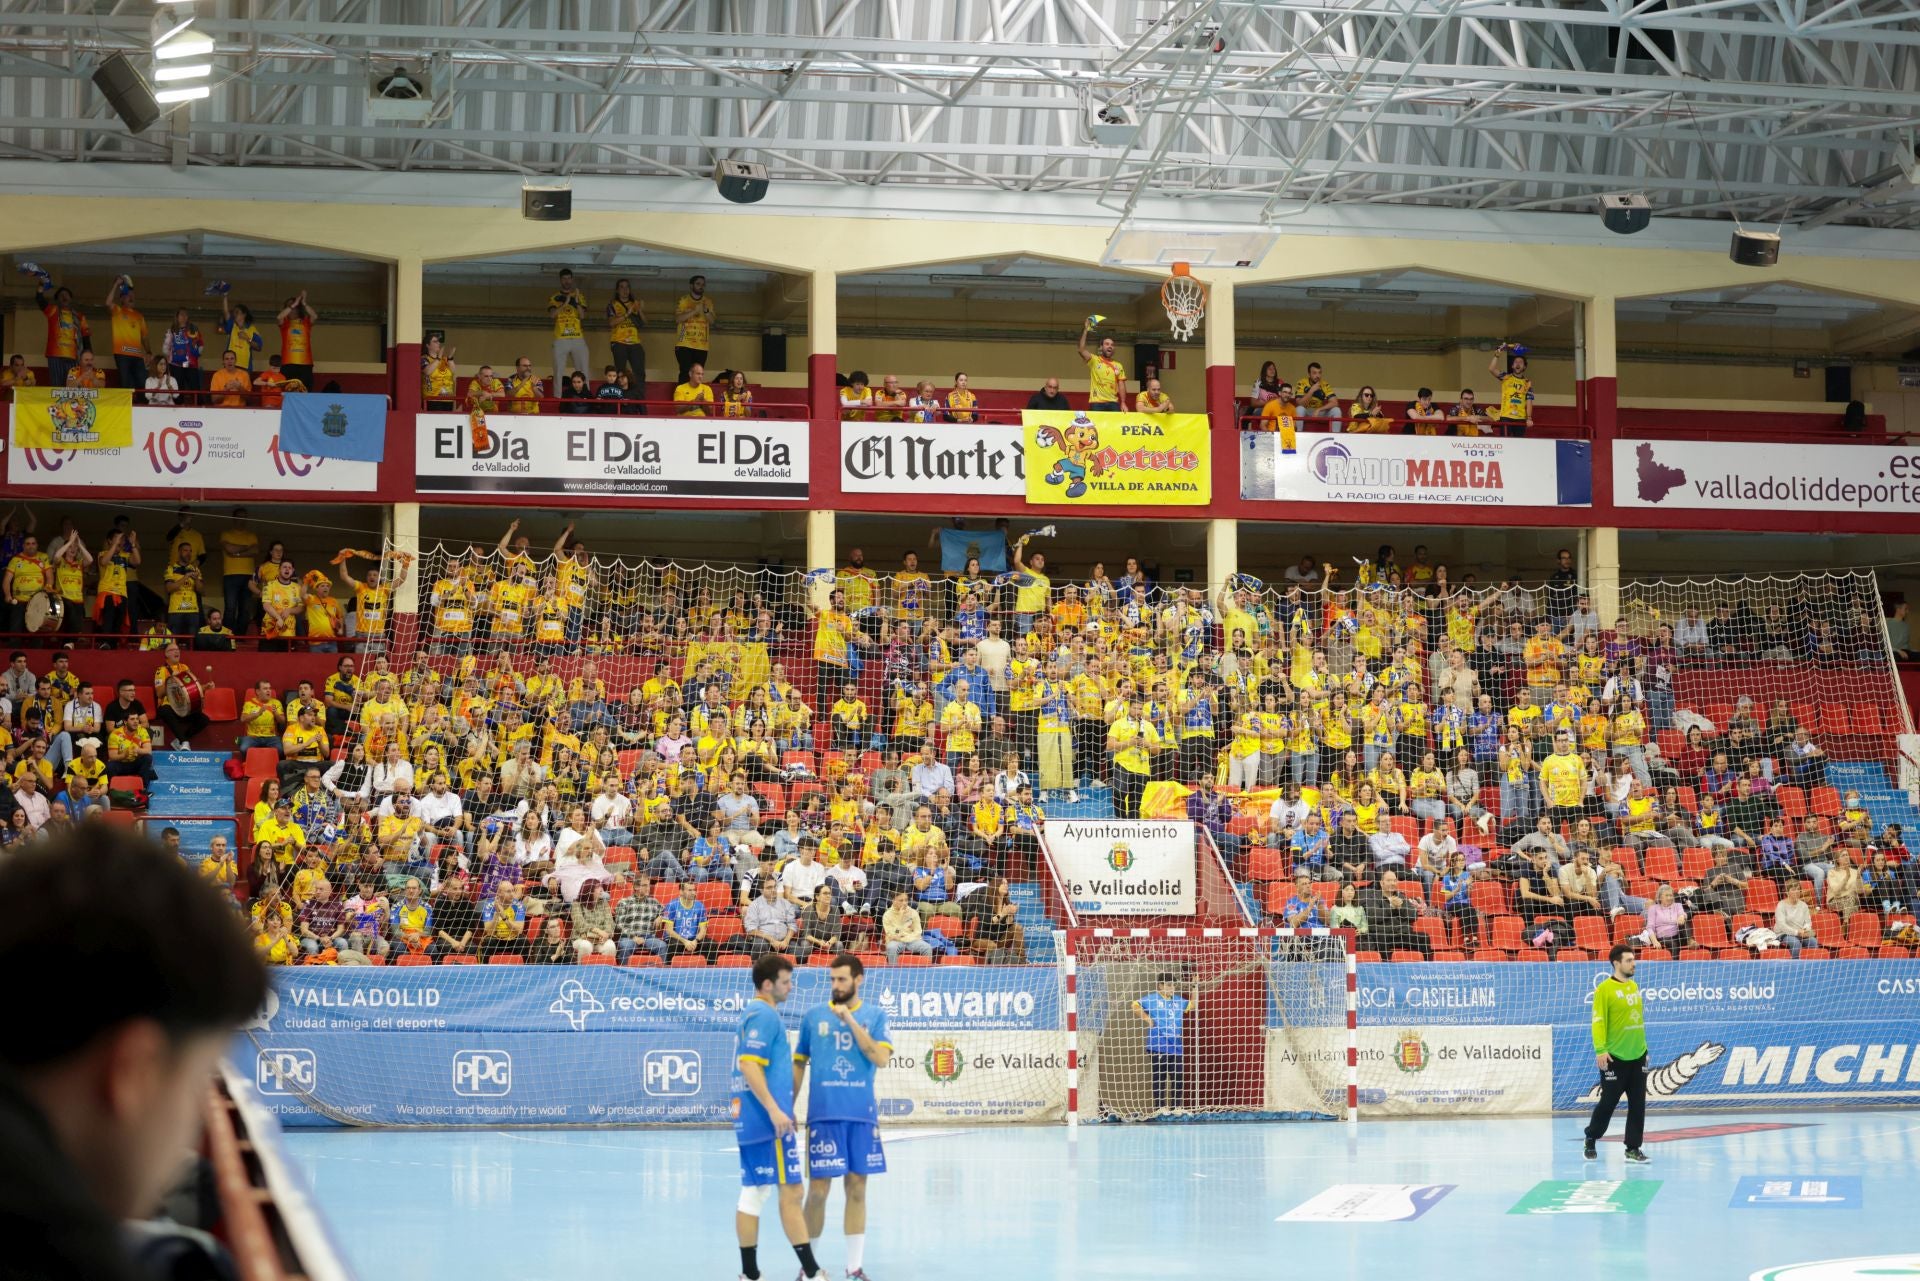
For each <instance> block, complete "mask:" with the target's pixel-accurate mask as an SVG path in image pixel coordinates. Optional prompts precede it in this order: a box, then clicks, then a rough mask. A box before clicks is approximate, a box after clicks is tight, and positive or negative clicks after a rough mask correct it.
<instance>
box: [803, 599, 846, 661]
mask: <svg viewBox="0 0 1920 1281" xmlns="http://www.w3.org/2000/svg"><path fill="white" fill-rule="evenodd" d="M852 630H853V619H852V618H850V617H848V616H847V615H846V614H844V613H842V612H841V611H839V610H837V609H823V610H821V611H820V618H819V625H818V626H817V627H816V628H814V632H813V661H814V662H816V663H832V664H834V665H835V666H838V667H845V666H846V665H847V634H848V633H849V632H851V631H852Z"/></svg>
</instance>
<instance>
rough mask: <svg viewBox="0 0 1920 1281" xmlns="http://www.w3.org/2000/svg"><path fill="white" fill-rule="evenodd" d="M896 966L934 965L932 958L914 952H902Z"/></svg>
mask: <svg viewBox="0 0 1920 1281" xmlns="http://www.w3.org/2000/svg"><path fill="white" fill-rule="evenodd" d="M894 964H895V965H932V964H933V958H932V957H931V956H919V955H916V954H915V953H912V952H902V953H901V954H900V959H899V960H898V961H895V962H894Z"/></svg>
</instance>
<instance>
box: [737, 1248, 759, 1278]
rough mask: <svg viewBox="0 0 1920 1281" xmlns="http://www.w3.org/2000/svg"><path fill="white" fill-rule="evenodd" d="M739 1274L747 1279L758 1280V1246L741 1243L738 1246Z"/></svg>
mask: <svg viewBox="0 0 1920 1281" xmlns="http://www.w3.org/2000/svg"><path fill="white" fill-rule="evenodd" d="M740 1275H741V1276H743V1277H745V1278H746V1279H747V1281H760V1247H759V1246H757V1245H743V1246H741V1247H740Z"/></svg>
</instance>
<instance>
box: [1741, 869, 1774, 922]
mask: <svg viewBox="0 0 1920 1281" xmlns="http://www.w3.org/2000/svg"><path fill="white" fill-rule="evenodd" d="M1779 902H1780V887H1779V886H1778V885H1775V884H1774V883H1773V882H1772V881H1770V880H1768V879H1767V878H1766V877H1764V876H1754V877H1749V878H1748V879H1747V910H1748V911H1749V912H1756V913H1758V914H1759V915H1761V916H1772V915H1773V909H1774V906H1775V905H1776V904H1778V903H1779Z"/></svg>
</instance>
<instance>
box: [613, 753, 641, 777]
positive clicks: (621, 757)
mask: <svg viewBox="0 0 1920 1281" xmlns="http://www.w3.org/2000/svg"><path fill="white" fill-rule="evenodd" d="M644 755H646V749H645V748H640V747H629V748H626V749H625V750H623V751H619V752H616V753H614V759H616V760H618V761H619V762H620V776H621V777H622V778H632V777H633V772H634V771H635V770H637V769H639V768H640V758H641V757H642V756H644Z"/></svg>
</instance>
